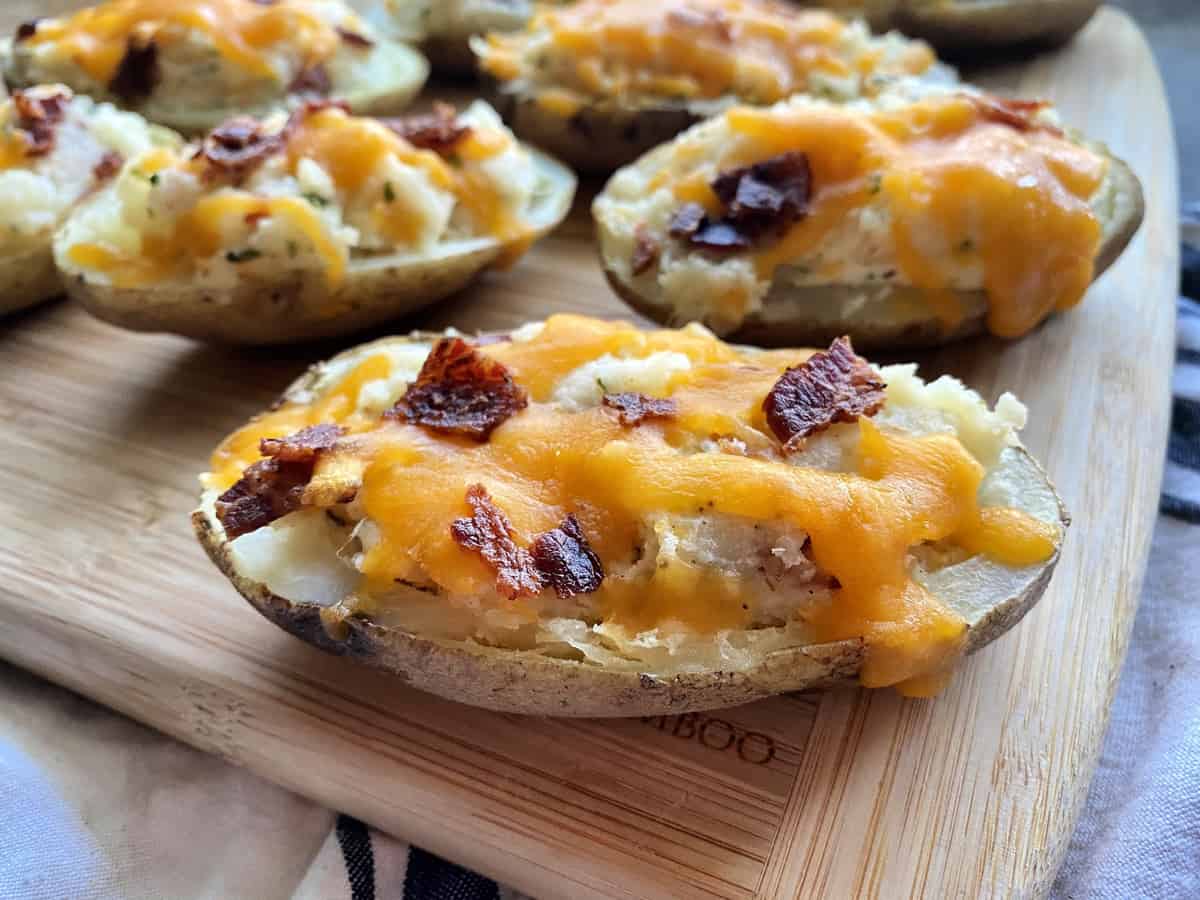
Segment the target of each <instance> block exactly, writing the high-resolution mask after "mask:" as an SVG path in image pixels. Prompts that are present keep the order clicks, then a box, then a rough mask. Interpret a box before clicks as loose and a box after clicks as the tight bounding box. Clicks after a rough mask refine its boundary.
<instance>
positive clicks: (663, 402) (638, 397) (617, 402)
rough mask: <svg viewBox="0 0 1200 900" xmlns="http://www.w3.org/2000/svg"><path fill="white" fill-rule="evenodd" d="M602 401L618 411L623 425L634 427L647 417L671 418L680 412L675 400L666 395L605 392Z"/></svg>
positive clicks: (618, 417) (619, 419)
mask: <svg viewBox="0 0 1200 900" xmlns="http://www.w3.org/2000/svg"><path fill="white" fill-rule="evenodd" d="M600 402H601V403H603V404H604V405H605V406H607V407H608V408H609V409H615V410H616V411H617V419H618V421H620V423H621V424H622V425H627V426H630V427H634V426H637V425H641V424H642V423H643V422H645V421H646V420H647V419H669V418H671V417H672V416H674V415H675V413H676V412H678V411H679V410H678V407H677V406H676V405H675V401H674V400H671V399H669V398H666V397H647V396H646V395H645V394H639V393H636V392H634V391H627V392H622V393H619V394H605V395H604V396H603V397H601V398H600Z"/></svg>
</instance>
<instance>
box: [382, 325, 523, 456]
mask: <svg viewBox="0 0 1200 900" xmlns="http://www.w3.org/2000/svg"><path fill="white" fill-rule="evenodd" d="M528 404H529V398H528V396H527V395H526V393H525V391H524V390H523V389H522V388H521V387H520V386H519V385H518V384H516V382H514V381H513V379H512V375H510V374H509V371H508V369H506V368H505V367H504V366H503V365H502V364H501V363H499V362H497V361H496V360H494V359H489V358H488V357H487V356H485V355H484V354H482V353H479V352H477V351H476V350H475V348H474V347H472V346H471V345H470V344H468V343H467V342H466V341H464V340H463V339H462V338H458V337H450V338H441V339H440V340H439V341H438V342H437V343H436V344H434V345H433V349H432V350H431V351H430V352H429V356H428V357H427V358H426V360H425V364H424V365H423V366H421V372H420V374H419V375H417V380H416V381H414V382H413V383H412V384H410V385H409V386H408V390H407V391H405V393H404V396H403V397H401V398H400V400H399V401H398V402H397V403H396V405H395V406H394V407H392V409H390V410H389V411H388V412H387V413H385V416H387V417H389V418H394V419H403V420H404V421H407V422H410V423H412V424H414V425H420V426H422V427H424V428H428V429H430V430H431V431H436V432H441V433H443V434H458V435H462V436H464V437H469V438H471V439H472V440H475V441H478V442H480V443H483V442H485V441H486V440H487V439H488V436H489V435H490V434H491V433H492V432H493V431H494V430H495V429H496V428H497V427H498V426H499V425H500V424H501V423H502V422H504V421H506V420H507V419H508V418H509V417H511V416H513V415H515V414H516V413H517V412H519V411H520V410H522V409H524V408H525V407H526V406H527V405H528Z"/></svg>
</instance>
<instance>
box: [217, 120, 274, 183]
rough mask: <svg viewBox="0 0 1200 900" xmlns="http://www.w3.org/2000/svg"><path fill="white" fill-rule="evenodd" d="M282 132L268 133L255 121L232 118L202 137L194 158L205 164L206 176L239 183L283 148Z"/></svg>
mask: <svg viewBox="0 0 1200 900" xmlns="http://www.w3.org/2000/svg"><path fill="white" fill-rule="evenodd" d="M286 131H287V128H286V127H285V128H284V131H282V132H270V131H267V130H266V129H264V128H263V126H262V123H261V122H259V121H257V120H256V119H252V118H250V117H249V116H235V117H234V118H232V119H229V120H228V121H226V122H222V123H221V124H220V125H218V126H217V127H216V128H214V129H213V130H212V131H210V132H209V133H208V134H206V135H205V136H204V142H203V143H202V144H201V145H200V149H199V150H197V151H196V156H199V157H202V158H203V159H204V161H205V163H207V167H206V169H207V170H206V172H205V175H206V176H208V177H210V178H211V177H215V176H229V177H231V178H233V179H234V180H235V181H241V180H243V179H244V178H246V176H248V175H249V174H250V173H251V172H253V171H254V170H255V169H256V168H258V167H259V166H260V165H261V164H262V163H263V161H265V160H266V159H268V158H269V157H271V156H273V155H274V154H276V153H278V152H279V151H280V150H282V149H283V146H284V144H285V143H286V141H287V135H286Z"/></svg>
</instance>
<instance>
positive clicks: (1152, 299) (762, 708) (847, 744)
mask: <svg viewBox="0 0 1200 900" xmlns="http://www.w3.org/2000/svg"><path fill="white" fill-rule="evenodd" d="M52 5H53V6H57V7H61V6H62V5H64V4H61V3H59V4H49V3H47V4H41V3H36V2H28V0H23V2H18V3H15V4H13V3H12V2H9V3H7V4H5V5H4V7H3V9H0V25H3V26H4V27H8V25H9V23H11V22H12V21H17V20H20V19H23V18H28V17H30V16H32V15H34V14H38V13H44V12H46V11H49V9H50V7H51V6H52ZM986 80H987V83H988V84H990V85H992V86H997V87H1002V88H1005V89H1012V90H1017V91H1020V92H1022V93H1026V94H1034V95H1048V96H1051V97H1053V98H1054V99H1056V100H1057V101H1058V102H1059V104H1060V106H1061V107H1062V109H1063V113H1064V115H1065V117H1066V118H1067V120H1068V121H1070V122H1072V123H1073V124H1077V125H1080V126H1082V127H1084V128H1085V129H1086V130H1087V131H1089V132H1090V133H1092V134H1094V135H1095V136H1097V137H1101V138H1103V139H1105V140H1107V141H1109V142H1110V143H1111V144H1112V146H1113V148H1114V149H1115V150H1116V152H1117V153H1118V154H1120V155H1122V156H1124V157H1125V158H1127V159H1128V160H1129V161H1130V162H1131V163H1132V164H1133V166H1134V168H1135V170H1136V171H1137V172H1138V173H1139V174H1140V175H1141V177H1142V178H1143V180H1144V182H1145V185H1146V189H1147V201H1148V204H1147V205H1148V217H1147V221H1146V226H1145V228H1144V229H1143V232H1142V234H1141V235H1140V236H1139V238H1138V239H1137V240H1136V241H1135V243H1134V245H1133V247H1132V248H1131V250H1130V251H1129V253H1128V254H1127V256H1126V257H1125V258H1124V259H1123V260H1122V262H1121V263H1120V264H1119V265H1118V266H1117V267H1116V268H1115V269H1114V270H1113V271H1112V272H1111V273H1110V274H1108V275H1106V276H1105V278H1104V279H1103V280H1102V282H1101V283H1100V284H1098V285H1097V286H1096V287H1095V288H1094V289H1093V291H1092V292H1091V295H1090V296H1089V298H1088V299H1087V301H1086V302H1085V303H1084V305H1083V306H1082V307H1081V308H1080V309H1078V310H1076V311H1074V312H1072V313H1070V314H1068V315H1065V316H1061V317H1059V318H1058V319H1056V320H1055V321H1053V322H1051V323H1050V324H1048V325H1047V326H1046V327H1045V328H1043V329H1041V330H1040V331H1038V332H1037V333H1036V334H1034V335H1032V336H1030V337H1029V338H1027V339H1025V340H1023V341H1021V342H1019V343H1013V344H1005V343H1001V342H997V341H990V340H987V341H977V342H972V343H969V344H964V345H962V346H958V347H953V348H950V349H948V350H946V351H943V352H940V353H938V354H936V355H930V356H928V357H926V358H925V359H924V360H923V364H924V370H925V372H926V373H927V374H936V373H938V372H940V371H952V372H955V373H957V374H959V375H960V376H962V377H964V378H965V379H966V380H967V381H968V382H969V383H971V384H972V385H974V386H975V387H977V388H979V389H980V390H981V391H983V392H984V393H985V394H987V395H988V396H989V397H990V398H992V399H994V398H995V396H996V395H997V394H998V393H999V392H1000V390H1002V389H1013V390H1015V391H1017V392H1018V393H1019V394H1020V395H1021V396H1022V397H1023V398H1024V399H1025V400H1026V401H1027V402H1028V403H1029V405H1030V409H1031V424H1030V427H1029V429H1028V432H1027V442H1028V444H1029V445H1030V447H1031V448H1032V449H1033V451H1034V452H1035V454H1036V455H1037V456H1039V457H1040V458H1042V459H1043V460H1045V462H1046V464H1047V468H1048V469H1049V471H1050V472H1051V474H1052V476H1053V477H1054V478H1055V479H1056V481H1057V483H1058V485H1059V488H1060V491H1061V493H1062V494H1063V496H1064V497H1065V498H1066V501H1067V503H1068V505H1069V507H1070V509H1071V511H1072V513H1073V514H1074V516H1075V521H1076V525H1075V528H1073V529H1072V533H1071V535H1070V536H1069V539H1068V543H1067V547H1066V551H1065V554H1064V557H1063V560H1062V562H1061V563H1060V564H1059V568H1058V572H1057V574H1056V575H1055V577H1054V581H1053V582H1052V584H1051V586H1050V589H1049V591H1048V592H1047V594H1046V596H1045V598H1044V600H1043V601H1042V603H1041V605H1040V606H1039V607H1038V608H1037V609H1036V610H1035V611H1034V612H1033V613H1032V614H1031V615H1030V616H1029V617H1028V618H1027V619H1026V620H1025V621H1024V622H1023V623H1022V624H1021V625H1020V626H1019V627H1018V628H1017V629H1016V630H1015V631H1013V632H1012V633H1011V634H1010V635H1009V636H1007V637H1005V638H1003V639H1002V640H1000V641H999V642H998V643H997V644H995V645H994V646H992V647H990V648H988V649H987V650H985V651H983V652H982V653H980V654H979V655H978V656H977V657H975V658H973V659H972V660H971V661H970V662H969V663H968V664H967V665H966V666H965V668H964V670H963V671H962V672H961V673H960V675H959V676H958V678H957V679H956V681H955V682H954V683H953V684H952V686H951V687H950V689H949V690H948V691H947V692H946V694H944V695H943V696H942V697H940V698H939V699H937V700H936V701H933V702H922V701H904V700H900V699H898V698H897V697H894V696H892V695H890V694H887V693H875V694H868V693H866V692H861V691H843V692H840V693H835V694H830V695H828V696H824V697H815V696H796V697H784V698H778V699H776V700H772V701H768V702H764V703H759V704H754V705H752V706H748V707H744V708H742V709H738V710H730V711H725V712H721V713H716V714H713V715H712V716H710V717H684V718H682V719H674V720H672V719H668V720H650V721H640V720H630V721H593V722H580V721H552V720H539V719H523V718H520V717H515V716H503V715H496V714H491V713H487V712H482V711H479V710H474V709H470V708H466V707H460V706H457V705H455V704H452V703H447V702H444V701H441V700H438V699H435V698H432V697H429V696H425V695H422V694H419V693H417V692H414V691H412V690H409V689H407V688H405V687H403V686H402V685H399V684H398V683H396V682H394V681H392V680H389V679H388V678H387V677H385V676H383V675H380V674H378V673H374V672H370V671H366V670H363V669H360V668H357V667H355V666H354V665H352V664H350V663H348V662H346V661H344V660H338V659H333V658H330V657H327V656H324V655H323V654H321V653H319V652H317V651H316V650H313V649H312V648H310V647H307V646H305V645H302V644H300V643H299V642H297V641H295V640H292V639H291V638H289V637H288V636H286V635H284V634H283V633H282V632H279V631H277V630H276V629H274V628H273V627H272V626H270V625H269V624H267V623H266V622H265V621H263V620H262V619H260V618H259V617H258V616H257V615H256V614H254V613H253V612H252V611H251V610H250V609H249V608H248V607H247V606H246V605H245V604H244V603H243V602H242V601H241V600H240V599H238V598H237V597H236V595H235V594H234V592H233V591H232V590H231V589H230V588H229V587H228V586H227V585H226V584H225V583H224V581H223V580H222V579H221V578H220V577H219V576H218V575H217V573H216V572H215V571H214V570H213V569H212V568H211V566H209V564H208V563H207V561H206V560H205V559H204V558H203V556H202V554H201V552H200V550H199V548H198V547H197V546H196V545H195V543H194V541H193V540H192V538H191V536H190V534H189V531H188V526H187V512H188V511H189V509H190V507H191V505H192V503H193V501H194V496H195V491H196V482H195V473H196V472H198V471H200V470H201V469H202V468H203V466H204V461H205V459H206V456H207V453H208V452H209V450H210V449H211V447H212V445H213V444H214V443H215V442H216V441H217V440H218V439H219V438H220V436H221V435H223V434H224V433H225V432H226V431H228V430H230V429H231V428H233V427H235V426H236V425H237V424H239V423H240V422H241V421H242V420H243V419H244V418H245V417H247V416H248V415H249V414H250V413H251V412H253V411H255V410H256V409H258V408H260V407H261V406H263V405H264V404H265V403H266V402H268V401H269V400H270V399H271V398H272V397H273V396H274V394H275V393H277V392H278V391H279V390H280V389H281V388H282V387H283V386H284V385H285V384H286V383H287V382H288V381H289V380H290V379H291V378H292V377H293V376H294V375H296V374H297V373H298V372H299V371H301V370H302V369H303V368H304V366H305V365H306V364H307V363H308V362H310V361H312V360H314V359H318V358H321V357H323V356H327V355H330V354H331V353H332V352H334V351H335V350H336V349H339V348H338V346H336V345H332V344H327V345H322V346H316V347H305V348H299V349H293V350H286V351H282V352H274V353H272V354H270V355H265V354H251V353H236V352H229V351H223V350H215V349H209V348H204V347H200V346H197V345H194V344H190V343H188V342H186V341H183V340H179V339H174V338H169V337H147V336H137V335H129V334H124V333H121V332H119V331H116V330H114V329H110V328H108V327H106V326H104V325H101V324H99V323H96V322H94V321H92V320H90V319H88V318H87V317H86V316H85V315H84V314H83V313H82V312H80V311H78V310H76V309H73V308H71V307H70V306H68V305H66V304H62V303H60V304H54V305H50V306H47V307H44V308H42V309H39V310H34V311H32V312H29V313H27V314H24V315H18V316H16V317H12V318H9V319H6V320H3V321H0V522H2V523H3V526H2V527H3V529H4V539H3V541H2V543H0V573H2V574H3V578H2V580H0V656H3V657H5V658H7V659H11V660H13V661H15V662H17V663H18V664H20V665H23V666H26V667H28V668H29V669H32V670H33V671H35V672H38V673H40V674H42V675H44V676H46V677H47V678H50V679H52V680H54V681H57V682H59V683H62V684H65V685H67V686H68V687H71V688H73V689H75V690H78V691H80V692H81V693H84V694H86V695H88V696H90V697H94V698H95V699H97V700H99V701H100V702H102V703H106V704H108V705H110V706H112V707H114V708H116V709H118V710H121V711H122V712H125V713H127V714H129V715H131V716H133V717H135V718H137V719H139V720H141V721H144V722H147V723H149V724H151V725H153V726H155V727H157V728H160V729H162V730H163V731H165V732H167V733H169V734H172V735H175V736H177V737H179V738H181V739H182V740H185V741H187V742H189V743H192V744H194V745H196V746H199V747H202V748H204V749H206V750H209V751H211V752H214V753H218V754H220V755H222V756H223V757H225V758H227V759H229V760H231V761H233V762H236V763H238V764H241V765H245V766H247V767H248V768H250V769H252V770H253V771H255V772H258V773H261V774H262V775H264V776H265V777H267V778H270V779H272V780H273V781H276V782H278V783H280V784H282V785H284V786H286V787H289V788H291V789H294V790H296V791H298V792H300V793H302V794H304V795H306V796H309V797H312V798H313V799H315V800H317V801H319V802H321V803H325V804H328V805H330V806H333V807H336V808H338V809H342V810H345V811H347V812H350V813H352V814H354V815H357V816H359V817H361V818H363V819H365V820H366V821H369V822H371V823H372V824H374V825H376V826H378V827H380V828H382V829H384V830H386V831H390V832H393V833H395V834H398V835H400V836H402V837H405V838H408V839H411V840H413V841H416V842H418V843H420V844H421V845H423V846H425V847H428V848H429V849H431V850H433V851H435V852H438V853H441V854H443V855H446V856H448V857H450V858H452V859H455V860H457V861H459V862H462V863H464V864H466V865H469V866H473V867H476V868H478V869H481V870H482V871H484V872H487V873H488V874H490V875H493V876H495V877H497V878H500V879H502V880H504V881H507V882H509V883H512V884H514V885H516V886H518V887H520V888H523V889H525V890H527V891H530V892H532V893H535V894H538V895H540V896H548V897H554V896H561V897H591V896H629V897H632V896H646V897H668V896H688V897H751V896H758V897H781V896H803V897H838V898H841V897H851V896H863V897H931V898H942V897H976V896H984V897H1027V896H1029V897H1033V896H1039V895H1041V894H1043V893H1044V892H1045V890H1046V888H1047V886H1048V884H1049V882H1050V880H1051V878H1052V877H1053V874H1054V871H1055V868H1056V867H1057V865H1058V863H1059V861H1060V859H1061V857H1062V853H1063V850H1064V848H1065V845H1066V841H1067V839H1068V838H1069V835H1070V832H1071V827H1072V824H1073V821H1074V818H1075V815H1076V813H1077V811H1078V808H1079V804H1080V803H1081V801H1082V799H1083V797H1084V794H1085V791H1086V787H1087V783H1088V780H1089V778H1090V776H1091V773H1092V769H1093V766H1094V764H1095V759H1096V754H1097V750H1098V747H1099V742H1100V739H1101V736H1102V734H1103V730H1104V726H1105V722H1106V718H1107V710H1108V706H1109V702H1110V700H1111V697H1112V692H1113V687H1114V684H1115V679H1116V677H1117V674H1118V670H1119V666H1120V662H1121V658H1122V656H1123V653H1124V649H1125V643H1126V639H1127V636H1128V630H1129V625H1130V622H1131V620H1132V617H1133V612H1134V607H1135V604H1136V598H1137V593H1138V586H1139V582H1140V578H1141V573H1142V571H1143V567H1144V563H1145V556H1146V549H1147V542H1148V540H1149V536H1150V526H1151V521H1152V517H1153V515H1154V510H1155V506H1156V500H1157V492H1158V486H1159V478H1160V474H1161V459H1162V450H1163V445H1164V441H1165V431H1166V422H1167V408H1168V394H1167V383H1168V367H1169V363H1170V359H1171V345H1172V335H1173V316H1174V305H1173V302H1172V295H1173V292H1174V286H1175V280H1176V277H1177V276H1176V271H1177V262H1178V260H1177V256H1176V254H1177V247H1176V238H1177V224H1176V219H1175V212H1174V211H1175V207H1176V194H1175V160H1174V157H1173V152H1172V141H1171V138H1170V123H1169V120H1168V115H1167V112H1166V107H1165V104H1164V99H1163V93H1162V87H1161V85H1160V83H1159V80H1158V76H1157V74H1156V72H1155V70H1154V67H1153V63H1152V61H1151V58H1150V55H1149V53H1148V51H1147V49H1146V47H1145V45H1144V43H1143V41H1142V40H1141V37H1140V35H1139V34H1138V32H1137V30H1136V28H1135V27H1134V26H1133V25H1132V24H1131V23H1130V21H1129V20H1128V19H1126V18H1125V17H1124V16H1123V15H1121V14H1118V13H1115V12H1112V11H1106V12H1104V13H1102V14H1101V15H1100V16H1099V17H1098V18H1097V19H1096V20H1095V21H1094V23H1093V24H1092V25H1091V26H1090V27H1089V28H1088V29H1087V31H1086V32H1085V33H1084V34H1083V35H1082V37H1081V38H1080V40H1078V41H1077V42H1076V43H1075V44H1073V45H1072V46H1070V47H1068V48H1066V49H1064V50H1063V51H1061V52H1058V53H1056V54H1053V55H1050V56H1046V57H1042V58H1039V59H1035V60H1030V61H1027V62H1025V63H1022V64H1020V65H1018V66H1014V67H1012V68H1010V69H1008V70H1002V71H994V72H990V73H988V74H987V76H986ZM584 194H585V199H586V194H587V191H585V192H584ZM589 238H590V226H589V223H588V221H587V217H586V204H585V202H584V201H582V200H581V202H580V204H579V205H578V207H577V209H576V211H575V215H574V216H573V218H572V219H571V220H570V221H569V222H568V223H567V224H566V225H565V226H564V227H563V228H562V229H561V230H560V231H559V232H558V233H557V234H556V235H555V236H553V237H552V238H551V239H549V240H547V241H546V242H544V243H543V244H542V245H541V246H539V247H538V248H537V250H536V251H535V252H534V253H533V254H532V255H531V256H530V257H529V258H528V259H527V260H526V261H525V262H524V263H523V264H522V265H521V266H519V267H518V268H517V269H516V270H514V271H513V272H511V273H508V274H506V275H503V276H495V277H492V278H490V279H488V281H487V282H486V284H485V285H483V286H482V287H481V289H480V290H477V291H473V292H470V293H469V294H467V295H464V296H462V297H459V298H456V299H454V300H452V301H450V302H449V303H447V304H445V305H443V306H442V307H440V308H439V309H437V310H435V311H433V312H432V313H431V314H430V315H428V316H427V317H425V318H424V319H421V320H410V321H405V322H402V323H398V324H397V327H396V330H405V329H407V328H409V327H412V326H414V325H417V324H420V325H423V326H441V325H444V324H449V323H454V324H456V325H459V326H461V327H503V326H509V325H513V324H515V323H517V322H519V321H522V320H525V319H528V318H535V317H539V316H541V315H544V314H545V313H547V312H550V311H552V310H556V309H570V310H579V311H586V312H590V313H594V314H599V315H604V316H616V315H623V314H624V309H623V308H622V307H621V305H620V304H619V303H618V302H617V301H616V300H615V299H614V298H613V297H612V296H611V295H610V294H609V292H608V290H607V289H606V288H605V287H604V284H603V280H602V278H601V276H600V273H599V269H598V267H597V265H596V262H595V255H594V250H593V248H592V246H591V245H590V241H589ZM739 747H740V748H741V752H740V753H739Z"/></svg>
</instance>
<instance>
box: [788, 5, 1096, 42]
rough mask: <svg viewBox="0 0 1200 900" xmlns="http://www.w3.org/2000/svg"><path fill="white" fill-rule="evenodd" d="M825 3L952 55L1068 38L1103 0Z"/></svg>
mask: <svg viewBox="0 0 1200 900" xmlns="http://www.w3.org/2000/svg"><path fill="white" fill-rule="evenodd" d="M801 5H804V6H824V7H828V8H831V9H835V10H837V11H838V12H840V13H842V14H844V15H848V16H852V17H854V16H862V17H864V18H866V19H867V21H868V22H870V23H871V27H872V28H875V29H878V30H886V29H890V28H896V29H899V30H900V31H903V32H904V33H905V34H909V35H912V36H913V37H918V38H921V39H923V40H926V41H929V43H931V44H933V46H934V47H936V48H937V49H938V50H940V51H944V52H946V53H950V54H957V53H964V52H968V51H974V50H991V49H1001V48H1005V47H1014V46H1020V45H1026V44H1043V45H1054V44H1061V43H1063V42H1064V41H1067V40H1070V38H1071V37H1072V36H1074V34H1075V33H1076V32H1077V31H1079V30H1080V29H1081V28H1083V26H1084V25H1086V24H1087V23H1088V20H1090V19H1091V17H1092V16H1093V15H1094V14H1095V12H1096V10H1097V9H1099V7H1100V0H868V2H862V0H833V2H830V0H824V2H805V3H802V4H801Z"/></svg>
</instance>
